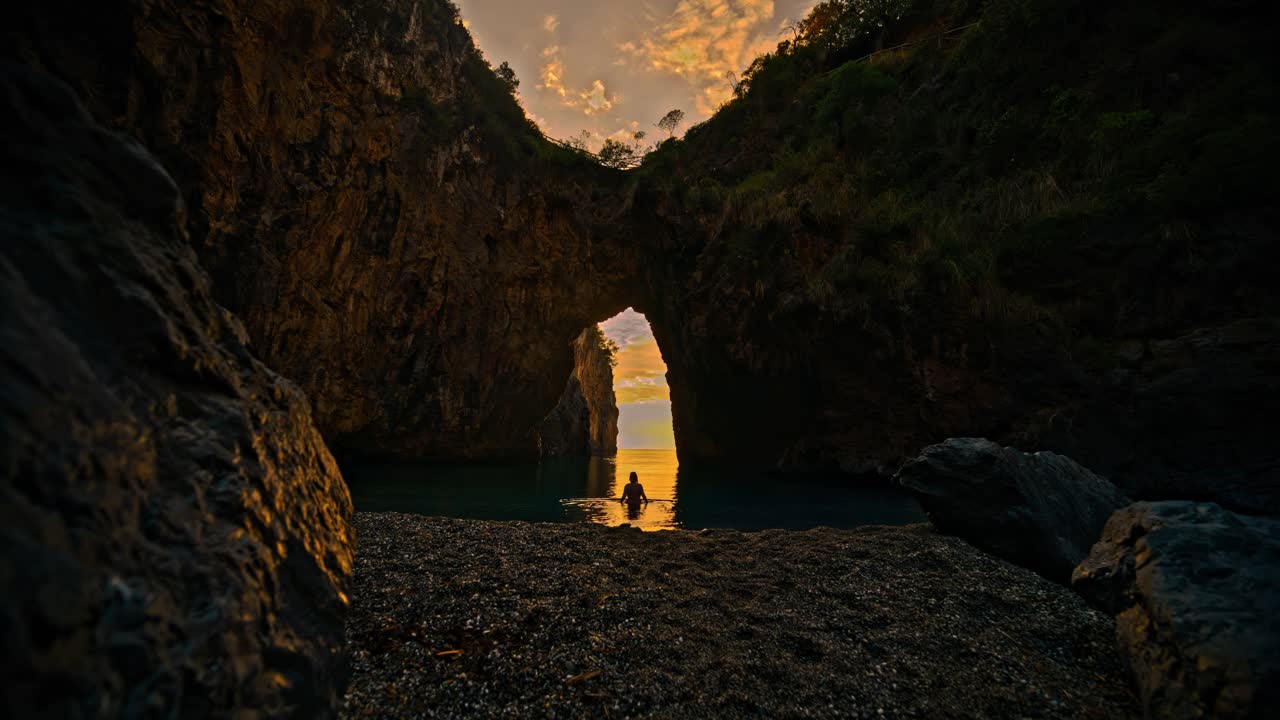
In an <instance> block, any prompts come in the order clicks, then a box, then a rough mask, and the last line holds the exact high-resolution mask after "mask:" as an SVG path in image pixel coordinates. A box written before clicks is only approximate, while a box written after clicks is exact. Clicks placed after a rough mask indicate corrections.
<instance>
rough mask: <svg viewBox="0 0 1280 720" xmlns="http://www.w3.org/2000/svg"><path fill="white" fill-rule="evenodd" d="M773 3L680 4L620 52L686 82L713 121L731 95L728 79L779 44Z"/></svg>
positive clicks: (703, 0)
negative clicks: (654, 26)
mask: <svg viewBox="0 0 1280 720" xmlns="http://www.w3.org/2000/svg"><path fill="white" fill-rule="evenodd" d="M777 28H778V23H777V21H775V20H774V4H773V0H680V2H679V3H678V4H677V5H676V7H675V9H674V10H672V12H671V15H670V16H668V17H667V18H666V20H665V21H663V22H662V23H661V24H660V25H659V26H658V27H657V29H655V30H654V31H652V32H650V33H649V34H647V35H646V36H645V37H644V38H643V39H641V41H640V42H638V43H636V42H625V43H622V44H620V45H619V46H618V51H619V52H620V53H621V54H622V55H623V56H625V57H629V58H630V59H631V60H632V61H635V62H639V63H641V64H642V65H643V66H644V67H646V68H648V69H650V70H653V71H657V72H662V73H667V74H672V75H678V76H680V77H682V78H684V79H685V80H686V81H688V82H689V84H690V85H692V86H693V88H694V90H695V93H696V95H695V104H696V106H697V110H698V112H699V113H701V114H706V115H709V114H711V113H713V112H714V111H715V110H716V108H718V107H719V106H720V104H721V103H723V102H724V101H725V100H727V99H728V98H729V97H730V96H731V95H732V91H731V90H730V88H729V85H728V81H727V80H726V76H727V75H728V74H729V73H740V72H742V71H743V70H744V69H746V67H747V66H749V65H750V64H751V61H752V60H754V59H755V58H756V57H757V56H759V55H761V54H762V53H766V52H769V51H771V50H773V49H774V47H775V46H777V44H778V34H777Z"/></svg>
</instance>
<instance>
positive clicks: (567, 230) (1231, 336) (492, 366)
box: [6, 0, 1280, 509]
mask: <svg viewBox="0 0 1280 720" xmlns="http://www.w3.org/2000/svg"><path fill="white" fill-rule="evenodd" d="M62 4H65V5H66V6H67V7H68V8H71V9H70V10H68V12H66V13H63V14H61V15H60V16H59V15H58V14H56V13H54V12H52V10H56V9H57V8H58V7H59V6H60V5H59V2H55V3H53V4H43V5H40V6H39V9H36V8H37V6H35V5H31V6H29V7H26V8H24V9H20V10H16V11H12V12H13V15H12V16H11V18H12V22H10V23H8V25H7V28H8V30H9V31H10V33H11V35H10V36H9V37H8V38H7V40H8V42H7V43H6V47H7V48H9V52H14V53H17V54H19V55H21V56H22V57H23V58H24V59H25V60H26V61H27V62H30V63H34V64H37V65H41V66H44V67H47V68H49V69H50V70H51V71H53V72H55V73H57V74H59V75H61V76H62V77H65V78H67V79H68V80H69V81H71V82H72V83H73V84H75V85H76V87H77V88H78V89H79V91H80V92H81V93H82V94H83V95H84V96H85V97H86V98H87V100H88V103H89V105H90V107H91V109H92V110H93V111H94V112H95V114H96V115H97V116H98V117H99V118H101V119H103V120H104V121H105V122H110V123H112V124H114V125H116V126H117V127H120V128H122V129H124V130H126V131H127V132H129V133H131V134H132V135H133V136H135V137H137V138H139V139H140V140H141V141H142V142H144V143H145V144H146V145H147V147H149V148H150V149H152V150H153V151H154V152H155V153H157V154H158V155H159V156H160V158H161V159H162V160H163V161H164V163H165V164H166V165H167V166H168V167H170V168H171V169H172V171H173V172H174V174H175V177H176V179H177V180H178V182H179V185H180V187H182V188H183V189H184V191H185V194H186V196H187V199H188V202H189V205H190V207H191V208H192V216H193V227H194V231H193V234H192V241H193V243H194V245H195V246H196V248H197V250H198V252H199V254H200V257H201V260H202V262H203V263H204V264H205V266H206V267H207V268H209V270H210V272H211V274H212V276H213V278H214V292H215V295H216V297H217V298H218V299H219V300H221V301H222V302H223V303H224V304H226V305H227V306H228V307H230V308H231V309H233V310H234V311H235V312H236V313H237V314H239V315H240V316H241V317H242V318H243V320H244V322H245V325H246V327H247V329H248V332H249V336H250V338H251V339H252V341H253V345H254V348H255V351H256V352H257V353H258V354H259V355H260V356H261V357H262V358H263V359H264V361H266V362H267V363H268V364H269V365H270V366H272V367H274V368H276V369H278V370H279V371H280V372H282V373H283V374H284V375H286V376H287V377H290V378H291V379H293V380H295V381H296V382H298V383H299V384H300V385H301V386H302V387H303V388H304V389H305V390H306V391H307V393H308V394H309V396H310V397H311V398H312V400H313V402H314V405H315V414H316V419H317V423H318V425H319V427H320V429H321V430H322V432H323V433H324V435H325V437H326V439H327V440H328V441H329V442H330V444H331V445H332V446H333V447H334V448H335V449H336V450H338V451H342V452H363V453H370V454H376V455H382V456H405V457H415V458H439V457H456V456H462V457H494V456H505V455H524V456H533V455H536V453H537V437H538V432H537V430H536V426H537V425H538V423H539V422H540V421H541V420H542V419H543V418H545V417H546V414H547V412H548V411H549V410H550V409H551V408H553V407H554V405H555V403H556V400H557V398H558V397H560V396H561V395H563V393H564V390H565V388H564V386H563V383H562V381H561V380H560V378H564V377H566V376H568V375H569V374H570V372H571V370H572V368H573V365H574V361H573V356H572V353H571V352H570V350H569V345H570V342H571V341H572V339H573V338H574V337H575V336H576V334H577V333H578V332H579V331H580V330H581V328H583V327H585V326H589V325H591V324H592V323H595V322H598V321H600V320H603V319H604V318H607V317H609V316H610V315H612V314H613V313H615V312H617V311H619V310H621V309H622V308H624V307H626V306H627V305H632V306H634V307H636V308H637V309H638V310H641V311H642V312H644V313H645V314H646V315H647V316H648V317H649V319H650V321H651V323H652V326H653V329H654V333H655V335H656V336H657V338H658V341H659V344H660V345H661V346H662V348H663V353H664V358H665V360H666V362H667V365H668V382H669V384H670V386H671V394H672V405H673V407H672V412H673V418H674V421H675V425H676V428H675V431H676V441H677V446H678V448H679V453H680V457H681V460H682V462H685V463H718V462H723V461H724V460H725V459H726V458H733V459H735V460H737V461H741V462H744V463H749V464H753V465H765V466H770V467H781V468H810V467H840V468H843V469H845V470H846V471H849V472H854V473H861V472H880V473H886V472H891V471H892V470H893V469H895V468H896V467H897V465H898V464H899V462H900V461H901V460H902V459H904V458H906V457H909V456H911V455H913V454H914V453H915V452H916V451H917V450H918V449H919V448H921V447H923V446H925V445H928V444H931V443H934V442H937V441H940V440H942V439H944V438H946V437H949V436H956V435H966V436H969V435H982V436H987V437H990V438H992V439H995V440H998V441H1000V442H1002V443H1005V444H1010V445H1015V446H1018V447H1021V448H1024V449H1029V450H1033V449H1052V450H1057V451H1060V452H1063V453H1065V454H1067V455H1070V456H1071V457H1074V458H1076V459H1077V460H1079V461H1080V462H1082V463H1083V464H1085V465H1086V466H1088V467H1090V468H1091V469H1093V470H1096V471H1098V472H1100V473H1102V474H1105V475H1108V476H1110V477H1112V478H1113V479H1115V480H1116V481H1117V482H1118V483H1119V484H1120V485H1122V486H1123V487H1124V488H1125V490H1126V491H1128V492H1130V493H1131V494H1133V495H1135V496H1136V497H1160V496H1164V495H1166V494H1169V493H1172V494H1176V495H1178V496H1186V495H1187V494H1194V495H1195V496H1197V497H1203V498H1210V499H1218V500H1220V501H1222V502H1224V503H1226V504H1229V505H1231V506H1232V507H1244V508H1252V509H1265V508H1272V509H1274V508H1276V507H1277V505H1276V503H1277V502H1278V501H1280V500H1278V499H1277V498H1280V490H1278V489H1277V488H1280V477H1278V476H1277V469H1276V467H1275V465H1274V462H1273V461H1272V458H1273V457H1274V453H1273V451H1272V449H1271V442H1270V440H1269V439H1268V438H1266V433H1265V432H1264V431H1262V430H1261V428H1264V427H1266V426H1267V424H1268V419H1269V418H1271V417H1274V416H1275V412H1276V410H1277V409H1280V383H1277V382H1276V380H1275V378H1276V377H1277V371H1276V365H1275V348H1276V344H1277V337H1276V335H1275V333H1274V330H1273V329H1274V327H1275V323H1274V322H1273V321H1272V320H1270V319H1268V318H1274V317H1276V316H1277V315H1280V300H1278V299H1277V294H1276V291H1275V283H1274V282H1273V278H1272V277H1270V273H1269V271H1268V270H1267V268H1270V267H1272V266H1274V264H1275V261H1276V260H1277V257H1276V252H1277V250H1276V248H1277V247H1280V243H1277V242H1276V238H1275V232H1274V228H1275V227H1276V226H1277V218H1276V209H1275V202H1274V197H1273V196H1272V194H1270V192H1269V188H1270V181H1269V177H1270V168H1271V167H1274V165H1275V161H1276V160H1280V150H1278V149H1277V146H1276V142H1275V138H1276V137H1277V136H1278V135H1277V134H1276V133H1275V132H1274V129H1275V127H1276V123H1277V111H1276V108H1277V106H1278V105H1280V102H1278V100H1277V95H1276V91H1275V85H1274V83H1273V82H1271V79H1270V78H1269V77H1268V76H1266V75H1265V73H1264V71H1262V70H1259V69H1258V68H1260V67H1262V66H1263V65H1265V64H1266V63H1262V64H1259V62H1258V61H1259V58H1267V57H1272V58H1274V56H1275V47H1274V43H1272V42H1271V41H1270V39H1269V38H1268V37H1266V35H1265V33H1264V32H1262V31H1261V30H1259V28H1265V27H1268V22H1269V20H1270V19H1271V15H1272V13H1273V10H1272V9H1271V7H1270V6H1269V5H1268V4H1266V3H1261V2H1255V1H1253V0H1241V1H1240V2H1236V3H1232V5H1231V8H1230V9H1229V10H1226V9H1223V8H1219V7H1216V6H1212V7H1211V6H1209V5H1206V4H1196V3H1177V4H1174V5H1172V6H1170V8H1169V9H1167V10H1166V11H1164V12H1162V13H1160V14H1158V16H1155V14H1156V11H1154V10H1152V9H1151V7H1149V6H1147V5H1142V6H1138V5H1133V6H1129V5H1124V6H1115V7H1110V6H1109V7H1106V8H1102V9H1099V10H1096V11H1090V12H1083V11H1082V10H1081V6H1080V4H1079V3H1078V2H1077V1H1076V0H1034V1H1033V2H1024V1H1022V0H1017V1H1015V0H986V1H985V2H976V1H973V2H958V3H957V2H950V1H949V0H946V1H944V0H936V1H934V0H919V1H918V2H905V0H904V2H901V3H890V4H887V5H886V6H895V7H905V8H906V9H905V10H903V11H902V17H901V18H900V19H896V20H892V21H890V22H887V23H886V24H885V25H886V27H885V28H884V29H880V28H878V27H877V28H876V29H875V30H874V32H872V33H871V34H870V35H858V34H857V33H852V34H850V35H848V37H844V36H842V37H841V38H840V39H839V41H838V42H835V41H831V42H828V39H824V38H823V37H821V36H816V37H812V38H809V37H802V38H800V39H799V40H800V41H799V42H797V43H794V44H791V45H789V46H788V47H787V48H786V49H785V50H780V51H779V52H777V53H774V54H771V55H770V56H768V57H766V58H764V59H763V60H762V61H761V62H760V63H758V64H757V65H756V66H754V67H753V68H752V69H751V71H750V72H748V73H747V74H746V76H745V78H744V83H743V85H742V88H741V89H742V92H741V93H740V97H737V98H736V99H735V100H734V101H733V102H731V103H730V104H729V105H727V106H726V107H725V108H723V109H722V110H721V111H720V112H719V113H718V114H717V115H716V116H715V117H714V118H713V119H712V120H711V121H709V122H708V123H706V124H704V125H702V126H699V127H697V128H694V129H692V130H691V131H690V132H689V133H688V135H687V136H686V138H685V139H684V140H682V141H678V142H673V143H667V144H664V146H663V148H661V149H660V150H659V151H658V152H656V153H654V154H653V155H651V156H650V158H649V159H648V160H647V161H646V163H645V165H644V167H642V168H641V169H640V170H638V171H635V172H631V173H619V172H613V171H609V170H606V169H603V168H600V167H598V166H595V165H594V164H592V163H590V162H587V161H585V160H583V159H582V158H577V157H575V156H573V155H572V154H565V153H561V152H560V151H558V150H557V149H556V148H554V147H553V146H550V145H548V144H547V143H545V142H543V141H542V140H540V139H539V138H538V137H537V136H536V135H535V134H534V132H533V130H532V129H531V128H530V127H529V125H528V123H527V121H525V120H524V118H523V115H522V113H521V112H520V110H519V108H518V107H517V106H516V104H515V102H514V101H513V100H512V98H511V97H510V96H509V94H508V93H507V92H506V90H505V88H504V87H502V86H501V81H499V80H497V78H496V77H495V76H494V75H493V73H492V72H490V71H489V69H488V68H487V67H485V65H484V63H483V62H482V61H481V60H479V58H478V56H477V54H476V51H475V49H474V47H473V46H472V44H471V41H470V38H469V37H468V36H467V33H466V31H465V29H463V28H462V27H461V25H460V24H459V23H458V22H457V17H456V15H455V14H454V13H453V11H452V10H451V9H450V7H449V6H448V5H447V4H446V3H444V2H443V1H442V0H424V1H422V2H412V1H411V0H363V1H362V2H355V3H314V2H303V1H302V0H266V1H265V2H252V3H251V2H248V1H247V0H220V1H218V2H214V1H213V0H197V1H195V2H181V3H179V2H176V1H175V0H151V1H149V2H114V3H113V2H107V3H97V4H94V7H93V8H90V9H87V10H86V9H84V8H80V7H78V4H76V3H70V2H69V1H67V0H62ZM73 6H75V7H73ZM55 17H56V18H57V19H54V18H55ZM63 18H71V19H70V20H64V19H63ZM974 22H977V23H979V24H978V25H977V26H975V27H969V29H968V30H965V31H963V32H960V33H956V34H948V35H945V36H940V32H941V31H943V30H947V29H949V28H955V27H966V26H970V25H971V24H972V23H974ZM1161 28H1166V29H1167V30H1166V29H1161ZM850 37H851V38H852V39H849V38H850ZM924 40H927V42H922V41H924ZM902 42H908V43H911V42H914V43H916V44H914V45H911V46H909V47H908V48H907V49H905V50H897V51H894V52H893V53H890V54H887V55H884V56H882V57H880V58H879V59H876V60H874V61H873V62H860V61H857V60H858V58H860V57H862V56H864V55H865V54H866V53H868V52H870V51H871V50H874V49H875V47H877V46H884V47H892V46H896V45H897V44H899V43H902ZM1116 68H1123V69H1124V71H1123V72H1117V71H1116ZM495 83H497V85H495ZM1241 338H1247V339H1245V340H1241ZM1224 373H1226V374H1228V375H1229V376H1230V377H1231V378H1233V380H1231V381H1226V380H1224V379H1223V378H1224V375H1223V374H1224ZM1172 418H1177V420H1173V419H1172Z"/></svg>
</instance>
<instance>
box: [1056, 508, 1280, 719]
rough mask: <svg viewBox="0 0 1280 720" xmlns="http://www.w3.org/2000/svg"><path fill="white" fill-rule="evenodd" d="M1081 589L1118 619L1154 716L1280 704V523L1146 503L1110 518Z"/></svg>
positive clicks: (1259, 709)
mask: <svg viewBox="0 0 1280 720" xmlns="http://www.w3.org/2000/svg"><path fill="white" fill-rule="evenodd" d="M1072 587H1074V588H1075V589H1076V590H1077V591H1079V592H1080V593H1081V594H1083V595H1085V596H1086V597H1087V598H1088V599H1089V600H1090V601H1091V602H1093V603H1095V604H1096V605H1098V606H1099V607H1102V608H1105V609H1107V610H1108V611H1109V612H1112V613H1116V634H1117V637H1118V639H1119V642H1120V648H1121V650H1122V652H1123V653H1124V655H1125V657H1126V659H1127V661H1128V663H1129V666H1130V668H1131V670H1132V673H1133V677H1134V678H1135V680H1136V682H1137V685H1138V689H1139V691H1140V694H1141V699H1142V703H1143V708H1144V710H1145V712H1146V714H1147V716H1148V717H1160V718H1200V717H1215V718H1263V717H1271V716H1272V714H1273V713H1274V712H1275V709H1276V708H1277V707H1280V613H1278V612H1277V610H1280V520H1276V519H1274V518H1253V517H1247V516H1243V515H1237V514H1235V513H1232V512H1230V511H1227V510H1224V509H1223V508H1221V507H1219V506H1217V505H1214V504H1209V503H1203V504H1202V503H1192V502H1158V503H1136V504H1134V505H1132V506H1130V507H1127V508H1125V509H1124V510H1121V511H1120V512H1117V513H1116V514H1115V515H1114V516H1112V518H1111V520H1110V521H1108V522H1107V526H1106V531H1105V533H1104V534H1103V536H1102V539H1101V540H1100V541H1099V542H1098V544H1097V545H1095V546H1094V548H1093V551H1092V552H1091V553H1090V555H1089V557H1088V559H1086V560H1085V561H1084V562H1083V563H1081V564H1080V566H1079V567H1078V568H1076V571H1075V575H1074V577H1073V578H1072Z"/></svg>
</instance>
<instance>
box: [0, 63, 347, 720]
mask: <svg viewBox="0 0 1280 720" xmlns="http://www.w3.org/2000/svg"><path fill="white" fill-rule="evenodd" d="M0 136H3V138H4V139H3V143H0V161H2V164H3V166H4V168H5V172H4V174H3V175H2V176H0V307H3V308H4V310H3V315H0V353H3V358H4V361H3V363H0V387H3V403H4V404H3V408H4V411H3V413H2V414H0V429H2V432H0V436H3V442H4V453H3V457H4V463H3V467H0V539H2V540H0V675H3V677H4V683H3V690H2V691H0V693H2V697H0V704H2V705H3V707H4V708H5V713H4V714H5V716H6V717H10V718H35V717H40V718H44V717H66V718H72V717H76V718H79V717H184V718H201V717H216V718H225V717H257V718H273V717H305V718H313V717H330V716H332V715H333V714H334V709H335V707H336V703H337V700H338V699H339V698H340V693H341V687H342V682H343V678H344V674H345V669H344V668H345V660H344V650H343V635H342V623H343V617H344V614H345V610H346V606H347V604H348V599H347V596H346V591H347V588H348V582H349V575H350V570H351V562H352V552H353V530H352V528H351V525H350V518H351V514H352V509H351V501H350V498H349V496H348V494H347V490H346V488H345V485H344V483H343V481H342V477H341V475H340V474H339V472H338V469H337V466H336V465H335V463H334V461H333V458H332V457H331V456H330V454H329V451H328V450H327V449H326V447H325V445H324V443H323V442H322V441H321V438H320V435H319V434H318V433H317V431H316V430H315V428H314V427H313V424H312V421H311V414H310V410H309V407H308V403H307V400H306V398H305V396H303V394H302V393H301V392H300V391H299V390H298V389H297V388H295V387H294V386H293V385H292V384H290V383H289V382H287V381H286V380H284V379H283V378H282V377H280V376H279V375H276V374H275V373H274V372H272V371H271V370H269V369H267V368H266V367H265V366H263V365H262V364H261V363H259V362H258V361H257V360H255V359H254V357H253V355H251V354H250V352H249V350H248V348H247V346H246V340H245V335H244V331H243V329H242V328H241V326H240V324H239V323H238V322H237V321H236V320H235V319H234V318H233V317H232V316H231V315H230V314H229V313H227V312H226V311H225V310H223V309H222V308H221V307H219V306H218V305H217V304H215V303H214V302H213V301H211V299H210V294H209V279H208V278H207V277H206V275H205V273H204V272H203V271H202V270H201V269H200V267H199V266H198V265H197V262H196V258H195V255H194V253H193V251H192V250H191V248H190V246H189V244H188V242H187V239H186V237H185V235H184V231H183V229H182V228H183V225H182V223H183V214H182V211H181V208H182V204H181V201H180V196H179V192H178V189H177V187H176V186H175V184H174V182H173V181H172V180H171V179H170V178H169V176H168V175H167V174H166V173H165V171H164V170H163V169H161V168H160V166H159V165H158V164H157V163H156V162H155V160H153V159H152V158H151V157H150V156H149V155H148V154H147V153H146V152H144V151H143V150H142V149H141V148H139V147H138V146H137V145H134V144H133V143H130V142H127V141H125V140H122V139H121V138H120V137H118V136H117V135H115V134H114V133H112V132H109V131H107V130H105V129H103V128H102V127H100V126H98V125H97V124H95V122H94V121H93V120H92V119H91V118H90V117H89V115H88V114H87V112H86V111H85V110H84V108H83V107H82V106H81V105H80V104H79V102H78V101H77V99H76V98H75V96H74V95H73V93H72V92H71V90H70V89H69V88H67V87H66V86H63V85H61V84H60V83H58V82H57V81H55V80H52V79H51V78H50V77H48V76H46V75H43V74H40V73H37V72H35V71H32V70H28V69H24V68H21V67H16V66H11V65H0Z"/></svg>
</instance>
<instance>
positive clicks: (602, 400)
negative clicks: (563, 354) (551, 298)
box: [538, 325, 618, 457]
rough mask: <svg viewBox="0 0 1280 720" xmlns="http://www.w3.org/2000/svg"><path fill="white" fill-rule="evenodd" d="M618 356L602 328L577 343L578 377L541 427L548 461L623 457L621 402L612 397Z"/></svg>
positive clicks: (574, 376)
mask: <svg viewBox="0 0 1280 720" xmlns="http://www.w3.org/2000/svg"><path fill="white" fill-rule="evenodd" d="M613 362H614V360H613V351H611V350H610V348H609V345H608V340H607V339H606V338H605V337H604V335H603V334H602V333H601V332H600V328H599V327H598V326H595V325H593V326H591V327H589V328H587V329H586V330H583V331H582V333H581V334H579V335H578V337H576V338H574V340H573V374H572V375H570V376H569V380H568V381H567V382H566V383H565V388H564V394H563V395H561V396H560V402H558V403H556V407H555V409H553V410H552V411H551V412H550V413H549V414H548V415H547V417H546V418H545V419H543V421H542V423H541V424H539V425H538V438H539V448H540V450H541V452H542V454H543V455H544V456H566V455H580V456H592V455H595V456H600V457H611V456H613V455H616V454H617V453H618V403H617V398H616V397H614V394H613Z"/></svg>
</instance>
